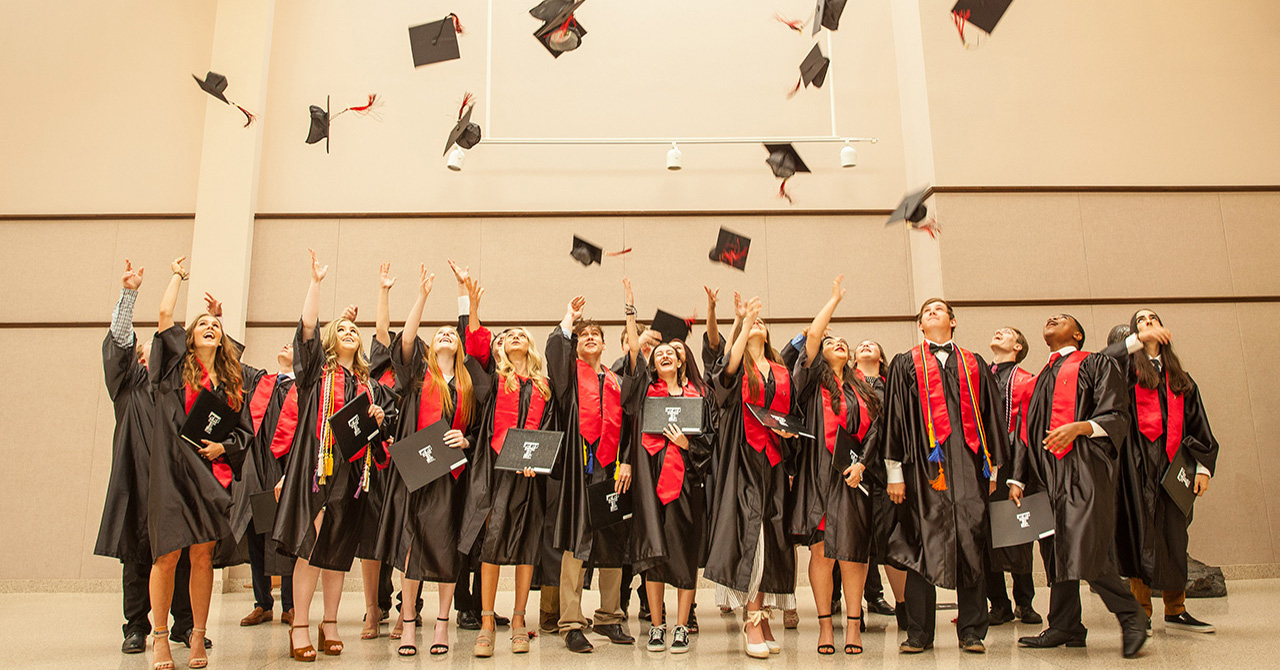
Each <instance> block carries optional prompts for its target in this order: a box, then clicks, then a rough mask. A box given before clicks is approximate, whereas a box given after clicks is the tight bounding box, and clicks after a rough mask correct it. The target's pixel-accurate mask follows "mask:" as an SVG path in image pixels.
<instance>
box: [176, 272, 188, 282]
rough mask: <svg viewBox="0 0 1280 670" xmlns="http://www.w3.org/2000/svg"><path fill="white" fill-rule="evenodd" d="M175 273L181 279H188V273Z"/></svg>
mask: <svg viewBox="0 0 1280 670" xmlns="http://www.w3.org/2000/svg"><path fill="white" fill-rule="evenodd" d="M173 274H176V275H178V278H179V279H181V280H182V281H186V280H187V275H184V274H182V273H181V272H175V273H173Z"/></svg>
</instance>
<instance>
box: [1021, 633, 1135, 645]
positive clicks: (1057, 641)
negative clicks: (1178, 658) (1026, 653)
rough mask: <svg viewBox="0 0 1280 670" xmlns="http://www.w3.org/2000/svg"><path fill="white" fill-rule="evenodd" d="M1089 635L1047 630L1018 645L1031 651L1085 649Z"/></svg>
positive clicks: (1022, 640) (1022, 638) (1023, 638)
mask: <svg viewBox="0 0 1280 670" xmlns="http://www.w3.org/2000/svg"><path fill="white" fill-rule="evenodd" d="M1088 634H1089V633H1088V631H1085V632H1083V633H1067V632H1063V631H1060V630H1058V629H1056V628H1046V629H1044V630H1043V631H1041V632H1040V634H1039V635H1036V636H1033V637H1020V638H1018V645H1019V646H1022V647H1030V648H1031V649H1052V648H1054V647H1061V646H1063V645H1066V646H1068V647H1083V646H1084V641H1085V637H1086V636H1088ZM1144 639H1145V636H1144Z"/></svg>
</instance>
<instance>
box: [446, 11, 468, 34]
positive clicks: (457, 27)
mask: <svg viewBox="0 0 1280 670" xmlns="http://www.w3.org/2000/svg"><path fill="white" fill-rule="evenodd" d="M446 18H450V19H453V31H454V32H456V33H458V34H459V35H462V34H464V31H463V30H462V21H461V20H460V19H459V18H458V15H457V14H448V15H447V16H446Z"/></svg>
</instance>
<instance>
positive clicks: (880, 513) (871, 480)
mask: <svg viewBox="0 0 1280 670" xmlns="http://www.w3.org/2000/svg"><path fill="white" fill-rule="evenodd" d="M867 381H868V382H869V383H870V384H871V388H872V390H874V391H875V392H876V395H877V396H879V397H880V407H881V408H882V409H881V410H880V416H878V417H876V426H875V430H874V431H868V432H867V439H866V440H864V441H865V442H866V445H865V446H864V447H863V449H862V451H863V457H864V458H866V459H867V471H866V472H865V473H863V475H862V481H863V482H864V483H865V485H866V487H867V490H868V491H870V492H871V560H872V561H874V562H876V563H878V564H881V565H883V564H885V563H887V562H888V553H889V536H890V535H891V534H893V526H894V525H895V524H896V523H897V513H898V512H897V506H896V505H894V504H893V501H892V500H889V492H888V490H887V489H886V488H885V486H886V479H887V477H888V473H886V472H885V467H884V459H883V458H882V455H883V453H884V452H883V448H882V447H881V443H883V442H884V409H883V407H884V406H885V404H884V387H885V384H884V377H879V376H877V377H873V378H871V379H869V380H867ZM872 432H874V435H872ZM873 437H874V439H872V438H873Z"/></svg>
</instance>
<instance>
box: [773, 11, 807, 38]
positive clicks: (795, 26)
mask: <svg viewBox="0 0 1280 670" xmlns="http://www.w3.org/2000/svg"><path fill="white" fill-rule="evenodd" d="M773 18H774V19H776V20H777V21H778V23H781V24H782V25H784V26H786V27H788V28H790V29H792V30H794V31H796V32H797V33H802V32H804V21H801V20H799V19H788V18H787V17H785V16H783V15H781V14H779V13H777V12H774V13H773Z"/></svg>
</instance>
